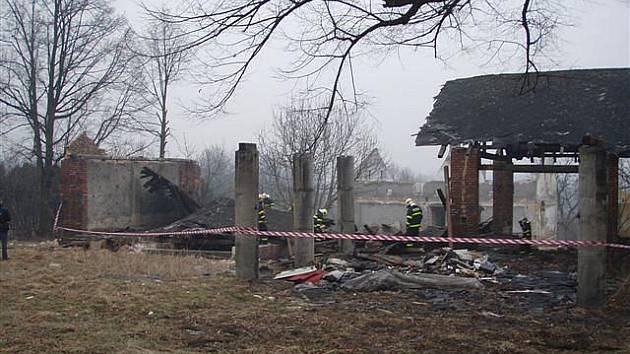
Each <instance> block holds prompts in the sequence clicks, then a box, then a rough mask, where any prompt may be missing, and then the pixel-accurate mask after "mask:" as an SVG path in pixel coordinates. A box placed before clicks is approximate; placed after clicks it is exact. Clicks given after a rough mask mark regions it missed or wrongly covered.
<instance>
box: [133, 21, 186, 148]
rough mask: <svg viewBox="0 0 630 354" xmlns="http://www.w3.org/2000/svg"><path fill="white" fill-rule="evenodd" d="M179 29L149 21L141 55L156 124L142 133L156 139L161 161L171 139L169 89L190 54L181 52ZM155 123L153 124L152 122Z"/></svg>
mask: <svg viewBox="0 0 630 354" xmlns="http://www.w3.org/2000/svg"><path fill="white" fill-rule="evenodd" d="M180 35H181V33H179V32H178V27H176V26H175V25H174V24H172V23H169V22H161V21H151V22H150V25H149V27H148V30H147V34H146V37H145V38H144V42H145V49H144V53H143V55H144V56H145V57H146V58H147V61H146V63H145V64H144V72H145V78H146V83H145V90H146V92H147V94H148V98H149V100H148V104H149V105H150V106H151V107H152V108H153V109H155V115H156V117H157V121H156V123H154V124H151V123H148V124H146V125H145V130H146V131H147V132H149V133H150V134H152V135H154V136H156V137H157V138H158V140H159V142H160V150H159V152H160V158H164V156H165V154H166V144H167V140H168V138H169V136H170V127H169V118H168V101H169V96H170V95H169V90H170V89H171V87H172V86H173V84H175V82H176V81H178V80H179V79H181V77H182V76H183V74H184V73H185V71H186V70H185V69H186V64H187V62H188V59H189V55H190V51H189V50H181V49H180V48H179V42H180V41H181V39H180V38H179V36H180ZM154 122H155V121H154Z"/></svg>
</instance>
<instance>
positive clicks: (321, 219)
mask: <svg viewBox="0 0 630 354" xmlns="http://www.w3.org/2000/svg"><path fill="white" fill-rule="evenodd" d="M327 216H328V210H327V209H324V208H320V209H317V212H316V213H315V215H313V232H314V233H316V234H321V233H325V232H327V231H328V228H329V227H330V226H331V225H335V222H334V221H333V220H331V219H328V218H327Z"/></svg>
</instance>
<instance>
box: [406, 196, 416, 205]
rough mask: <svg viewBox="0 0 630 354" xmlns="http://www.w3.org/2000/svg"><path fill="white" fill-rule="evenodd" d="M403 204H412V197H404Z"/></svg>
mask: <svg viewBox="0 0 630 354" xmlns="http://www.w3.org/2000/svg"><path fill="white" fill-rule="evenodd" d="M405 204H407V205H412V204H414V202H413V199H411V198H407V199H405Z"/></svg>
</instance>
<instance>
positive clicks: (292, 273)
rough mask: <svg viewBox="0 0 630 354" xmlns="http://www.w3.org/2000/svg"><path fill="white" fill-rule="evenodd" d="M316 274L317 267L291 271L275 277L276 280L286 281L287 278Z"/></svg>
mask: <svg viewBox="0 0 630 354" xmlns="http://www.w3.org/2000/svg"><path fill="white" fill-rule="evenodd" d="M314 272H317V267H315V266H310V267H302V268H296V269H289V270H286V271H284V272H281V273H279V274H277V275H276V276H275V277H274V279H286V278H290V277H293V276H296V275H304V274H311V273H314Z"/></svg>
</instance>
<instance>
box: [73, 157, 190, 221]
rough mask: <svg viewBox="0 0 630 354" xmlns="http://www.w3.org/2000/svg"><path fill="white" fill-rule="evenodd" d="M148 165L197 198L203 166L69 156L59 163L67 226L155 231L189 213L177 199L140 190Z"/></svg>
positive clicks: (168, 160)
mask: <svg viewBox="0 0 630 354" xmlns="http://www.w3.org/2000/svg"><path fill="white" fill-rule="evenodd" d="M143 167H148V168H150V169H152V170H153V171H155V172H157V173H158V174H160V175H162V176H163V177H165V178H167V179H169V180H170V181H171V182H172V183H174V184H175V185H177V186H179V187H180V188H181V189H182V190H184V191H185V192H187V193H188V194H189V195H191V196H193V198H194V197H196V196H198V194H199V187H200V184H201V183H200V168H199V166H198V165H197V163H196V162H194V161H191V160H182V159H160V160H147V159H130V160H125V159H112V158H110V157H107V156H94V155H90V156H86V155H70V156H66V158H64V159H63V160H62V162H61V192H62V200H63V213H62V215H63V224H64V226H67V227H73V228H79V229H88V230H121V229H127V228H132V229H133V228H153V227H158V226H162V225H166V224H168V223H170V222H172V221H174V220H176V219H178V218H180V217H182V216H184V215H185V212H184V211H183V210H182V208H181V207H180V206H179V205H178V204H177V202H175V201H174V200H172V199H170V198H168V197H167V196H165V195H163V194H161V193H149V192H148V191H147V190H146V189H145V188H143V187H142V185H143V183H144V180H141V179H140V171H141V170H142V168H143Z"/></svg>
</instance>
